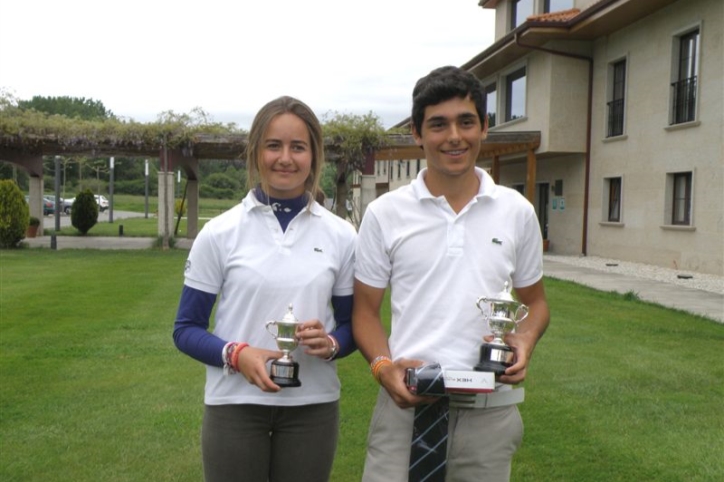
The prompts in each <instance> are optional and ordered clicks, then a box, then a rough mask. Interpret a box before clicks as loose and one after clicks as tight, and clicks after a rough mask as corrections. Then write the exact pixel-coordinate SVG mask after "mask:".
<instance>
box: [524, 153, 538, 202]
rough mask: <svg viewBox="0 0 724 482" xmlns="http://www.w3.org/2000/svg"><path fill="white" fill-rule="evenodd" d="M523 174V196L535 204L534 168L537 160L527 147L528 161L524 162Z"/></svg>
mask: <svg viewBox="0 0 724 482" xmlns="http://www.w3.org/2000/svg"><path fill="white" fill-rule="evenodd" d="M526 167H527V169H526V174H525V197H526V198H527V199H528V201H530V203H531V204H535V181H536V169H537V167H538V166H537V160H536V157H535V152H533V149H528V162H527V164H526Z"/></svg>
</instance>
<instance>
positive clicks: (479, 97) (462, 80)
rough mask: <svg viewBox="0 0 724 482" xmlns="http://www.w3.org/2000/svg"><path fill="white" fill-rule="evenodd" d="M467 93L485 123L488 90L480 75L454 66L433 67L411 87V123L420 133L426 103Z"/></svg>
mask: <svg viewBox="0 0 724 482" xmlns="http://www.w3.org/2000/svg"><path fill="white" fill-rule="evenodd" d="M467 96H470V98H471V99H472V100H473V102H474V103H475V108H476V110H477V111H478V117H480V124H481V125H483V124H485V89H484V88H483V84H482V83H481V82H480V81H479V80H478V78H477V77H475V75H474V74H472V73H470V72H468V71H467V70H463V69H461V68H459V67H454V66H451V65H448V66H446V67H439V68H437V69H435V70H433V71H432V72H430V73H429V74H427V75H426V76H425V77H422V78H421V79H420V80H418V81H417V83H416V84H415V88H414V89H413V90H412V119H411V122H412V125H413V126H414V127H415V130H416V131H417V132H418V133H419V132H422V121H423V120H424V119H425V108H426V107H427V106H429V105H437V104H439V103H440V102H444V101H446V100H450V99H453V98H455V97H459V98H461V99H464V98H466V97H467Z"/></svg>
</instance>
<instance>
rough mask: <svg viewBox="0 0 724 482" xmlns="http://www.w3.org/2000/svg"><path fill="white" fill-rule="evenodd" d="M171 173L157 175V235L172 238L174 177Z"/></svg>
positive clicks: (161, 172) (162, 172)
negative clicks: (166, 234)
mask: <svg viewBox="0 0 724 482" xmlns="http://www.w3.org/2000/svg"><path fill="white" fill-rule="evenodd" d="M173 174H174V173H173V171H170V172H165V171H160V172H159V173H158V235H159V236H163V235H164V234H165V233H168V236H169V238H172V237H173V228H174V223H173V220H174V204H175V199H174V182H175V180H174V175H173Z"/></svg>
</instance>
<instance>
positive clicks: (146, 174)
mask: <svg viewBox="0 0 724 482" xmlns="http://www.w3.org/2000/svg"><path fill="white" fill-rule="evenodd" d="M145 177H146V219H148V159H146V168H145Z"/></svg>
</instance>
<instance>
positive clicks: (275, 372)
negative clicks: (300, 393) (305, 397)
mask: <svg viewBox="0 0 724 482" xmlns="http://www.w3.org/2000/svg"><path fill="white" fill-rule="evenodd" d="M269 378H271V380H272V381H273V382H274V383H276V384H277V385H279V386H280V387H282V388H292V387H301V386H302V382H301V381H300V380H299V363H296V362H294V363H279V362H272V364H271V375H270V376H269Z"/></svg>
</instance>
